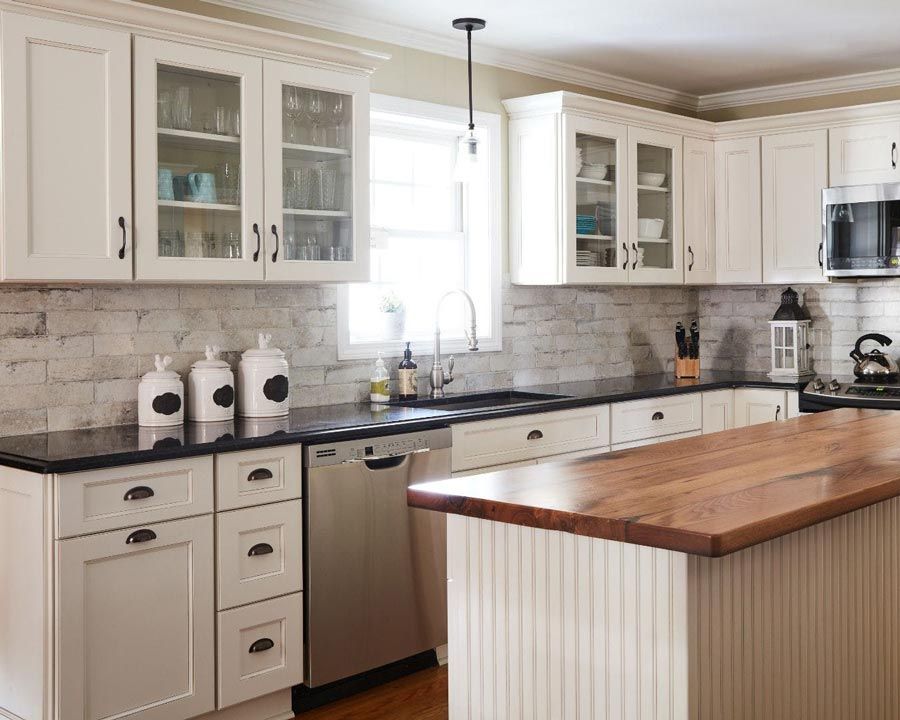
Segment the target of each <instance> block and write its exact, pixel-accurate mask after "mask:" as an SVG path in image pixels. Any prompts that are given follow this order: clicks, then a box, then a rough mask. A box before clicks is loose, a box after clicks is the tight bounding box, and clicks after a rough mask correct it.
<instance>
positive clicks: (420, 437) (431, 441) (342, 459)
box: [304, 428, 451, 467]
mask: <svg viewBox="0 0 900 720" xmlns="http://www.w3.org/2000/svg"><path fill="white" fill-rule="evenodd" d="M450 445H451V435H450V430H449V429H448V428H441V429H439V430H426V431H424V432H418V433H406V434H402V435H388V436H384V437H377V438H366V439H362V440H347V441H344V442H338V443H331V444H327V445H308V446H307V447H305V448H304V465H305V466H306V467H321V466H323V465H336V464H338V463H346V462H361V461H363V460H367V459H372V460H374V459H376V458H386V457H396V456H398V455H409V454H410V453H415V452H424V451H426V450H437V449H439V448H448V447H450Z"/></svg>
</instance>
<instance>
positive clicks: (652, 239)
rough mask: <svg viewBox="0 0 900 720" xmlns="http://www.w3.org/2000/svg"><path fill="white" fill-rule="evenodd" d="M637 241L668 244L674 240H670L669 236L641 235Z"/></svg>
mask: <svg viewBox="0 0 900 720" xmlns="http://www.w3.org/2000/svg"><path fill="white" fill-rule="evenodd" d="M637 241H638V242H639V243H654V244H656V245H668V244H669V243H670V242H672V241H671V240H669V238H644V237H639V238H638V239H637Z"/></svg>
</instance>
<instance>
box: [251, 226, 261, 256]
mask: <svg viewBox="0 0 900 720" xmlns="http://www.w3.org/2000/svg"><path fill="white" fill-rule="evenodd" d="M253 234H254V235H256V252H255V253H253V262H259V251H260V250H261V249H262V238H261V237H260V236H259V225H257V224H256V223H253Z"/></svg>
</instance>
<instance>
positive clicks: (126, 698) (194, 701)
mask: <svg viewBox="0 0 900 720" xmlns="http://www.w3.org/2000/svg"><path fill="white" fill-rule="evenodd" d="M57 551H58V569H57V573H58V588H57V597H58V613H59V615H58V617H59V626H58V637H57V643H58V645H57V647H58V654H57V657H56V673H57V674H58V692H59V698H58V703H57V707H58V709H59V714H58V718H59V720H84V719H85V718H91V719H92V720H93V719H99V718H111V717H116V718H123V719H127V720H183V719H185V718H191V717H194V716H196V715H200V714H202V713H205V712H208V711H211V710H213V709H214V708H215V679H214V668H215V665H214V663H215V639H214V627H213V626H214V619H215V605H214V596H213V567H214V563H213V525H212V517H211V516H209V515H207V516H204V517H196V518H189V519H185V520H173V521H170V522H164V523H158V524H153V525H146V526H143V527H139V528H130V529H126V530H116V531H113V532H108V533H102V534H99V535H89V536H86V537H80V538H73V539H68V540H60V541H58V542H57Z"/></svg>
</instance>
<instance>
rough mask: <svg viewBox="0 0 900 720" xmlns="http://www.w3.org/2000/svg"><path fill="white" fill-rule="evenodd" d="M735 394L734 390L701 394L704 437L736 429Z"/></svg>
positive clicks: (711, 391)
mask: <svg viewBox="0 0 900 720" xmlns="http://www.w3.org/2000/svg"><path fill="white" fill-rule="evenodd" d="M734 392H735V391H734V390H710V391H708V392H704V393H701V394H702V396H703V397H702V400H703V434H704V435H706V434H708V433H714V432H720V431H721V430H730V429H731V428H733V427H734Z"/></svg>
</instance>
